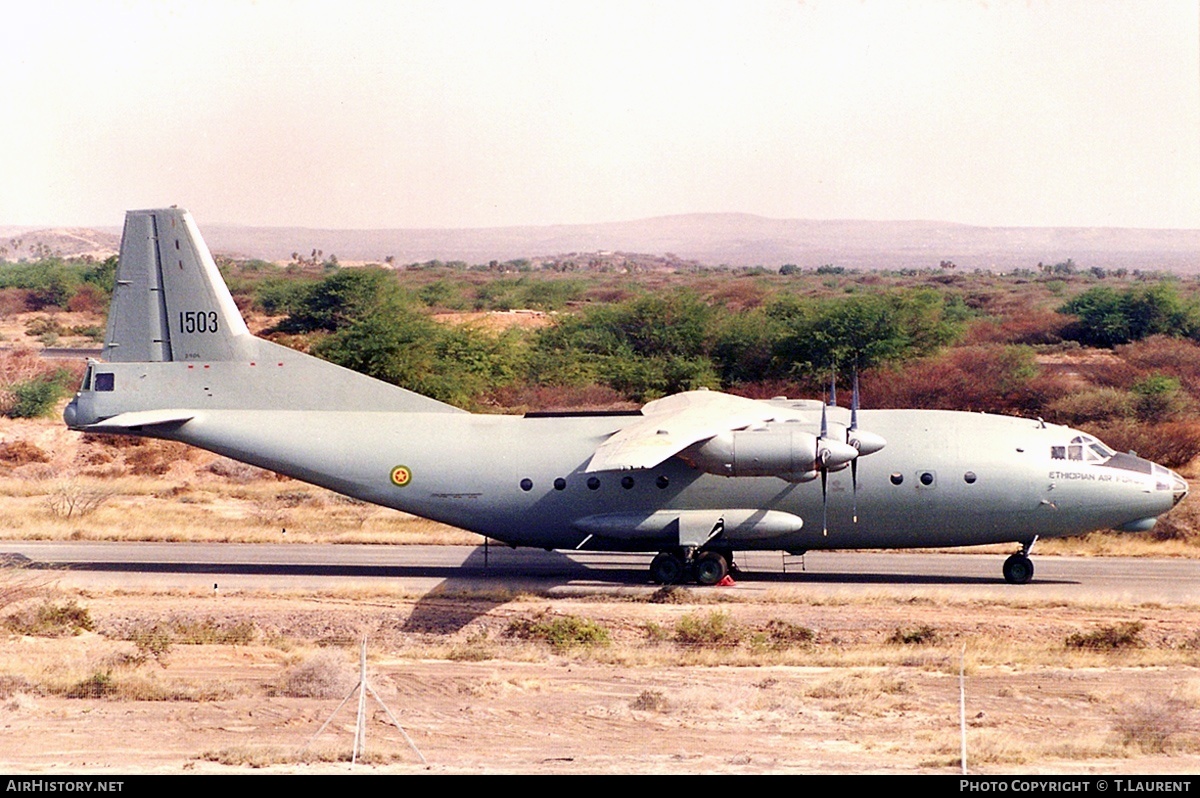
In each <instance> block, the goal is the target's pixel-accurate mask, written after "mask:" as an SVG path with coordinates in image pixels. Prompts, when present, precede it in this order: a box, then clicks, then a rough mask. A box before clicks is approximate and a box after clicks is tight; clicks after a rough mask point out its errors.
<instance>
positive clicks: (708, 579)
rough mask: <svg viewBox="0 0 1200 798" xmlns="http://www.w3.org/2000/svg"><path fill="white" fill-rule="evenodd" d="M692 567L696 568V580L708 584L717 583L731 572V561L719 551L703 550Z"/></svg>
mask: <svg viewBox="0 0 1200 798" xmlns="http://www.w3.org/2000/svg"><path fill="white" fill-rule="evenodd" d="M692 567H693V568H695V570H696V581H697V582H698V583H699V584H701V585H706V586H712V585H715V584H716V583H717V582H720V581H721V580H722V579H724V578H725V575H726V574H728V573H729V563H728V562H727V561H726V560H725V558H724V557H723V556H721V553H720V552H718V551H704V552H701V553H700V554H698V555H697V556H696V559H695V561H694V563H693V565H692Z"/></svg>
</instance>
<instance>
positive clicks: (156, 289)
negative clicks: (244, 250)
mask: <svg viewBox="0 0 1200 798" xmlns="http://www.w3.org/2000/svg"><path fill="white" fill-rule="evenodd" d="M251 341H252V339H251V336H250V332H249V330H247V329H246V323H245V321H243V319H242V315H241V313H239V312H238V309H237V306H236V305H235V304H234V303H233V297H232V296H230V294H229V289H228V288H226V287H225V281H224V280H222V279H221V275H220V272H218V271H217V265H216V263H215V262H213V258H212V255H211V254H210V253H209V251H208V247H207V246H206V245H205V244H204V239H203V238H202V237H201V236H200V231H199V230H198V229H197V228H196V224H195V222H194V221H192V216H191V214H189V213H188V212H187V211H185V210H182V209H180V208H165V209H160V210H147V211H129V212H128V213H127V214H126V215H125V231H124V235H123V236H122V238H121V257H120V262H119V264H118V265H117V276H116V287H115V288H114V290H113V299H112V311H111V312H110V313H109V317H108V328H107V330H106V331H105V338H104V354H103V358H104V360H106V361H108V362H139V363H147V362H150V363H154V362H167V361H211V362H218V361H225V360H237V359H240V358H243V357H245V356H246V355H247V354H248V353H249V348H250V347H251V346H252V343H251Z"/></svg>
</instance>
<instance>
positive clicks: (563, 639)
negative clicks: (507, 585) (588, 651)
mask: <svg viewBox="0 0 1200 798" xmlns="http://www.w3.org/2000/svg"><path fill="white" fill-rule="evenodd" d="M506 634H508V635H510V636H511V637H516V638H518V639H521V640H540V641H542V642H544V643H549V644H550V647H551V648H553V649H555V650H556V651H564V650H567V649H570V648H574V647H576V646H579V647H584V648H590V647H593V646H607V645H608V644H609V642H610V636H609V633H608V630H607V629H605V628H604V627H603V626H601V625H600V624H598V623H596V622H595V621H592V620H590V619H588V618H580V617H578V616H576V615H559V616H554V617H549V616H548V615H547V613H545V612H542V613H539V614H538V615H537V616H535V617H533V618H517V619H514V620H513V621H512V622H511V623H510V624H509V625H508V629H507V630H506Z"/></svg>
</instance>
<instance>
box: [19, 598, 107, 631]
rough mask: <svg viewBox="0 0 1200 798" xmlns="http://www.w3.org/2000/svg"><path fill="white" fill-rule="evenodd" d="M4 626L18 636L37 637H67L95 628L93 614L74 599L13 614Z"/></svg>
mask: <svg viewBox="0 0 1200 798" xmlns="http://www.w3.org/2000/svg"><path fill="white" fill-rule="evenodd" d="M4 624H5V626H7V627H8V628H9V629H10V630H12V631H13V632H15V633H17V634H22V635H31V636H35V637H66V636H67V635H77V634H80V633H82V632H90V631H92V629H93V628H95V626H94V624H93V622H92V616H91V613H90V612H88V610H87V608H86V607H81V606H79V605H78V604H77V603H76V602H75V600H74V599H71V600H70V601H67V602H64V603H62V604H59V603H56V602H52V601H43V602H42V603H41V604H37V605H35V606H33V607H27V608H25V609H23V610H21V611H19V612H15V613H13V614H12V615H10V616H8V617H7V618H6V619H5V621H4Z"/></svg>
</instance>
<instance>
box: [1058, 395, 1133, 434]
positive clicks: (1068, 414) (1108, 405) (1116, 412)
mask: <svg viewBox="0 0 1200 798" xmlns="http://www.w3.org/2000/svg"><path fill="white" fill-rule="evenodd" d="M1133 416H1134V398H1133V396H1132V395H1130V393H1129V392H1128V391H1122V390H1119V389H1117V388H1089V389H1087V390H1083V391H1079V392H1078V393H1071V394H1067V395H1066V396H1062V397H1059V398H1058V399H1055V400H1054V401H1053V402H1051V403H1050V404H1049V405H1047V407H1046V417H1047V418H1048V419H1050V420H1052V421H1055V422H1058V423H1062V424H1069V425H1073V426H1074V425H1078V424H1094V423H1102V422H1106V421H1112V420H1123V419H1128V418H1132V417H1133Z"/></svg>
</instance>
